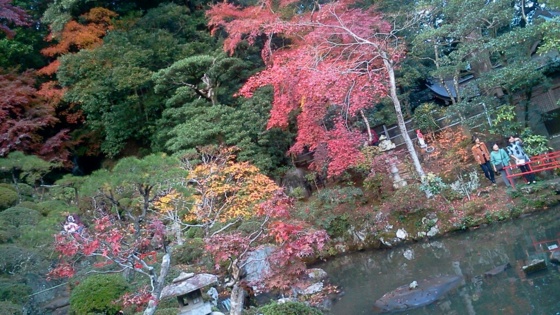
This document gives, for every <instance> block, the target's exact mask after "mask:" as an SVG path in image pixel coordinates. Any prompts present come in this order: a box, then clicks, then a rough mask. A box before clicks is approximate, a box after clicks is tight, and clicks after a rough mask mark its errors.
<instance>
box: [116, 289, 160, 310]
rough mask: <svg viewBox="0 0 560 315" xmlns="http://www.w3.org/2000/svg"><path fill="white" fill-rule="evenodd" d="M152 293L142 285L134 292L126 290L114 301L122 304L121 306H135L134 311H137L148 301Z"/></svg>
mask: <svg viewBox="0 0 560 315" xmlns="http://www.w3.org/2000/svg"><path fill="white" fill-rule="evenodd" d="M152 297H153V296H152V294H151V293H150V291H149V290H148V288H147V287H144V288H142V289H140V290H138V292H136V293H130V292H127V293H125V294H124V295H123V296H121V297H120V298H119V299H118V300H117V301H116V303H120V304H122V306H123V307H125V308H127V307H131V306H132V307H135V309H136V311H137V312H139V311H140V310H141V309H142V308H143V307H144V306H146V305H147V304H148V302H150V300H151V299H152Z"/></svg>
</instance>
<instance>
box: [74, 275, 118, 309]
mask: <svg viewBox="0 0 560 315" xmlns="http://www.w3.org/2000/svg"><path fill="white" fill-rule="evenodd" d="M127 288H128V284H127V282H126V281H125V279H124V278H123V277H122V276H121V275H117V274H101V275H93V276H90V277H87V278H86V279H85V280H84V281H82V282H81V283H80V284H78V286H76V287H75V288H74V290H72V293H71V295H70V311H71V314H77V315H78V314H91V313H97V314H116V313H117V312H118V311H119V309H120V307H119V305H117V304H115V303H113V302H114V301H115V300H117V299H118V298H119V297H120V296H121V295H122V294H124V292H125V291H126V290H127Z"/></svg>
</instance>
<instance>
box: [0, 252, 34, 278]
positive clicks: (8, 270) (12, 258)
mask: <svg viewBox="0 0 560 315" xmlns="http://www.w3.org/2000/svg"><path fill="white" fill-rule="evenodd" d="M40 262H41V260H40V257H39V256H38V255H37V253H35V252H33V251H31V250H28V249H25V248H22V247H18V246H15V245H8V244H3V245H0V275H1V274H5V275H13V274H16V273H25V272H27V271H29V270H31V269H34V268H38V266H37V265H38V264H39V263H40Z"/></svg>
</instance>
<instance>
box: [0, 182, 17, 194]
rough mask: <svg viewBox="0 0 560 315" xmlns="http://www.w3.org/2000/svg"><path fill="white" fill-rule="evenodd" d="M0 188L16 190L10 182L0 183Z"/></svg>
mask: <svg viewBox="0 0 560 315" xmlns="http://www.w3.org/2000/svg"><path fill="white" fill-rule="evenodd" d="M0 188H7V189H9V190H13V191H15V192H17V189H16V186H14V185H12V184H8V183H0Z"/></svg>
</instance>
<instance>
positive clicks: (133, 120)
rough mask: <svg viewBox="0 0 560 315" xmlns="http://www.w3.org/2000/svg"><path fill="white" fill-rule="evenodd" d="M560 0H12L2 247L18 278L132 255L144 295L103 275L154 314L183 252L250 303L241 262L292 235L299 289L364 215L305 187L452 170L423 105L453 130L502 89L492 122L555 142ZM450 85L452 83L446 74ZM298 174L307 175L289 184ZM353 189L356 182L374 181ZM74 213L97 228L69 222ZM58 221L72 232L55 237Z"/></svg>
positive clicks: (417, 178)
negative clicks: (543, 127)
mask: <svg viewBox="0 0 560 315" xmlns="http://www.w3.org/2000/svg"><path fill="white" fill-rule="evenodd" d="M559 5H560V3H558V1H555V0H554V1H552V0H551V1H542V2H537V1H505V0H496V1H491V2H488V1H481V0H446V1H442V0H423V1H405V2H403V3H398V2H395V1H388V0H380V1H368V0H365V1H355V0H338V1H305V0H304V1H297V0H280V1H269V0H259V1H223V2H222V1H202V0H187V1H164V0H161V1H160V0H158V1H148V0H144V1H133V0H122V1H102V0H100V1H97V0H56V1H55V0H0V174H1V175H2V177H1V179H2V183H0V223H6V224H0V251H1V252H0V253H2V252H6V253H8V254H9V255H8V256H9V257H12V258H13V260H14V261H15V262H11V261H2V260H1V259H0V276H1V279H0V280H1V281H4V279H8V280H6V281H8V282H10V281H15V282H17V281H20V280H22V279H23V278H24V276H25V274H26V272H29V271H30V270H33V272H36V270H37V269H42V270H43V273H42V274H41V277H45V276H46V275H47V273H48V277H50V278H53V279H54V278H65V277H84V276H85V275H86V274H87V273H88V272H89V271H90V270H92V269H97V270H101V271H103V272H122V273H123V274H124V275H125V277H126V279H127V280H130V281H129V282H130V283H133V290H132V291H134V290H136V291H137V292H136V293H131V292H132V291H130V290H129V289H130V288H128V285H127V284H122V286H121V283H120V282H118V280H110V279H108V278H104V277H100V278H98V279H93V278H89V279H90V280H91V281H92V282H93V283H95V281H116V282H115V283H116V284H115V286H114V287H115V288H118V290H117V291H118V292H117V293H115V295H116V298H118V297H121V300H120V301H121V302H122V305H123V307H124V306H126V307H140V308H143V309H144V310H145V314H153V313H154V312H155V310H156V308H157V306H158V302H159V299H160V295H161V292H162V289H163V286H164V285H166V284H167V283H168V282H169V281H168V280H169V279H168V278H169V275H168V274H170V273H172V272H173V270H172V269H173V268H172V267H173V266H172V263H171V258H172V257H174V258H173V259H175V258H176V257H179V258H178V259H179V260H181V261H182V262H185V264H187V263H192V262H193V261H195V260H196V261H197V262H198V261H199V260H204V259H206V263H208V261H210V263H209V265H211V266H213V267H214V268H215V270H213V271H215V272H216V273H220V274H221V275H228V276H229V277H230V278H229V279H230V280H231V281H230V283H229V284H230V287H231V301H232V309H233V311H232V312H233V313H234V314H240V312H241V309H242V306H243V297H244V293H243V292H245V291H244V290H245V288H246V287H247V285H248V283H247V282H245V281H244V279H243V277H244V275H243V273H242V272H241V270H242V269H243V266H244V265H245V264H246V261H247V259H248V257H249V255H250V253H251V251H254V250H257V249H262V248H263V247H265V246H273V248H274V250H273V253H272V254H271V259H272V261H273V262H274V264H273V265H274V268H272V270H271V271H270V272H269V273H267V275H266V277H265V278H264V279H261V280H262V282H261V283H260V284H259V285H260V289H263V290H268V289H270V290H271V289H274V290H278V291H280V292H288V291H290V286H291V285H292V284H293V283H294V282H296V281H297V280H298V277H299V276H300V275H301V274H302V273H304V272H305V264H304V263H303V260H304V259H305V258H306V257H308V256H311V255H313V254H314V253H316V252H319V251H321V250H322V249H323V247H324V246H325V244H327V242H328V241H329V237H331V236H336V235H337V233H339V232H340V230H344V229H343V228H340V227H338V226H336V224H341V223H340V222H343V223H344V222H346V221H344V220H348V218H347V217H343V219H340V218H341V217H337V219H336V220H335V219H332V220H330V218H331V217H330V216H328V215H325V218H322V217H321V216H320V215H318V216H317V217H318V218H312V215H311V214H310V213H309V212H310V211H309V209H306V210H305V211H300V210H298V208H297V207H296V206H295V204H294V200H293V197H295V198H302V199H303V198H306V197H308V196H309V193H310V192H311V191H312V190H315V191H318V190H319V188H324V187H325V186H326V185H327V183H328V182H329V181H330V183H333V182H336V181H342V182H344V183H347V182H352V184H355V183H357V182H359V183H360V184H361V185H364V187H368V189H371V190H372V191H375V192H376V194H377V195H376V197H375V198H377V199H376V202H379V203H380V204H382V201H383V198H384V193H385V191H388V190H391V189H392V188H391V187H386V185H385V184H384V183H386V182H387V178H384V177H383V176H386V175H383V174H386V173H387V166H386V164H387V163H389V162H390V161H393V162H394V161H396V160H400V161H402V163H405V164H406V167H407V169H408V171H409V172H408V174H409V175H408V176H409V177H410V180H411V181H412V182H414V183H416V184H418V185H420V184H422V185H427V184H426V178H428V180H429V179H430V178H432V179H433V178H436V177H435V175H434V174H431V173H430V174H427V172H426V171H425V170H424V165H422V164H421V162H420V158H419V157H418V153H417V151H418V148H417V146H415V144H414V143H413V142H412V140H411V138H410V136H409V130H408V129H407V128H409V127H407V125H406V124H405V120H406V119H407V118H413V119H414V121H415V123H416V125H415V126H418V128H420V129H423V130H424V131H425V132H426V133H434V132H435V129H437V124H435V123H434V119H433V117H434V116H435V113H436V112H438V111H439V110H442V109H443V108H445V110H446V111H447V112H449V113H454V115H456V116H457V117H459V118H460V124H461V126H463V127H464V128H465V129H466V130H469V129H470V128H471V127H472V126H471V125H470V122H469V121H468V119H467V115H468V113H469V112H471V111H473V108H476V106H479V105H480V104H484V106H485V110H487V113H488V117H489V118H488V119H489V120H490V119H492V120H493V122H494V124H493V125H492V126H491V128H490V130H488V131H489V133H492V134H494V135H501V136H503V135H505V134H512V133H520V132H525V134H526V135H528V136H533V138H531V139H533V140H534V141H535V142H534V143H536V144H539V145H540V148H544V149H543V150H546V149H547V148H548V147H547V145H546V139H544V140H543V137H540V138H539V136H538V135H534V134H533V132H532V131H531V130H530V128H529V127H530V126H529V121H530V120H531V117H532V116H531V115H533V114H534V112H535V110H534V106H533V104H532V103H531V96H532V94H533V93H534V91H535V89H536V88H538V87H543V86H544V87H546V86H547V85H548V84H550V82H551V78H552V77H553V74H555V73H556V71H557V64H556V63H555V62H553V61H555V60H554V58H552V59H551V58H549V57H550V56H553V57H554V56H556V55H557V50H558V48H559V46H560V43H559V41H558V34H559V33H560V23H558V22H559V21H558V17H557V14H556V13H555V12H557V11H554V9H555V8H557V7H558V6H559ZM436 85H437V86H439V87H441V90H444V92H441V91H440V92H441V93H443V94H445V95H444V97H443V99H444V100H443V101H441V99H442V97H440V98H435V97H434V93H431V92H430V90H429V89H428V88H427V86H428V87H434V86H436ZM440 96H441V95H440ZM446 105H449V106H448V107H444V106H446ZM517 113H523V114H522V115H518V114H517ZM516 115H518V116H516ZM392 124H397V126H398V128H399V130H400V133H401V135H402V138H403V143H404V145H405V148H406V150H403V151H397V152H396V153H383V152H381V151H380V149H379V147H378V146H377V145H378V142H379V138H378V135H377V134H376V133H375V130H374V129H375V127H376V126H381V125H392ZM378 130H379V129H378ZM442 138H444V136H442ZM465 139H466V136H464V135H462V136H459V135H456V134H453V135H452V137H450V138H446V139H444V141H443V140H442V141H441V142H442V143H446V145H447V147H445V146H443V145H442V148H445V149H446V150H447V151H448V152H451V153H452V154H455V155H454V156H447V155H446V156H444V157H443V161H444V162H442V164H441V165H440V166H441V167H442V169H443V168H446V167H447V166H449V168H450V169H451V168H452V169H453V170H457V168H458V167H456V168H453V167H455V166H454V165H455V164H457V163H456V160H457V159H454V158H455V156H458V157H459V158H460V159H461V161H466V159H467V158H465V156H466V154H465V150H464V148H462V149H456V148H455V147H454V146H460V145H463V146H464V144H465V143H466V142H468V141H466V140H465ZM539 141H540V142H539ZM537 151H538V150H537ZM537 151H535V152H537ZM393 162H391V163H393ZM461 171H464V170H461ZM298 172H301V173H298ZM445 172H446V170H442V174H443V173H445ZM448 173H451V171H449V172H448ZM286 174H296V175H298V174H299V175H298V176H299V179H300V180H301V181H304V182H305V184H302V185H300V186H299V187H295V188H294V187H288V186H290V184H288V183H289V182H290V179H289V178H288V177H289V176H287V175H286ZM302 174H303V175H302ZM442 176H443V175H442ZM461 176H462V175H461ZM296 177H297V176H296ZM287 178H288V179H287ZM438 178H439V177H438ZM282 184H283V185H284V186H285V189H284V190H283V189H282V187H281V186H282ZM384 185H385V186H384ZM349 186H351V185H349ZM423 187H425V186H423ZM288 188H289V189H288ZM292 188H294V189H292ZM432 188H433V187H432ZM344 189H347V190H344V193H341V194H340V195H338V196H339V197H340V198H341V199H345V198H350V197H352V196H358V195H359V193H356V192H355V191H353V190H352V188H348V187H345V188H344ZM288 192H289V193H290V196H288V195H287V193H288ZM423 192H425V195H424V194H422V193H421V194H420V195H422V196H423V197H425V196H426V195H427V196H433V195H437V193H438V192H437V190H433V189H424V190H423ZM349 196H350V197H349ZM317 198H318V199H319V200H321V202H324V204H323V206H324V207H325V208H328V207H327V206H325V205H329V206H332V204H334V203H336V202H338V201H334V199H335V198H334V197H325V196H324V195H323V196H319V197H317ZM321 198H323V199H321ZM469 198H470V197H469ZM48 199H51V200H50V201H46V200H48ZM410 200H412V201H414V200H416V199H414V198H412V197H411V198H410ZM410 200H409V201H410ZM446 201H448V200H447V199H446ZM329 203H331V204H329ZM402 204H406V205H409V203H407V202H403V203H402ZM449 204H450V203H449ZM333 208H335V207H334V206H333ZM70 213H76V214H78V215H77V217H80V216H81V219H80V221H73V220H76V219H74V218H73V216H71V215H69V214H70ZM61 217H64V219H63V220H62V221H63V222H65V223H66V226H65V228H67V227H68V226H73V225H76V226H79V227H80V228H81V230H80V231H86V232H84V233H86V234H79V235H80V236H77V237H76V236H74V234H72V233H75V232H76V231H74V230H73V231H72V232H70V233H68V231H66V230H64V229H63V230H64V232H65V233H59V232H61V231H60V230H61V226H60V225H61V224H60V223H61V222H59V221H60V218H61ZM70 217H72V219H71V220H70V219H69V218H70ZM65 220H66V221H65ZM306 220H307V221H306ZM313 220H315V221H314V222H311V221H313ZM337 220H339V221H337ZM317 222H319V223H317ZM20 225H21V226H25V227H31V226H40V227H41V230H40V231H39V230H33V229H29V230H18V229H16V228H17V227H19V226H20ZM343 226H344V227H346V225H343ZM325 230H326V231H325ZM327 232H328V233H327ZM79 233H82V232H79ZM52 234H56V239H55V242H54V244H50V243H49V244H48V245H45V244H44V243H41V240H44V239H49V240H50V239H51V236H52ZM39 244H40V246H39ZM37 246H39V247H40V248H41V250H43V251H41V250H37V249H36V247H37ZM39 247H37V248H39ZM185 248H187V249H188V250H187V249H185ZM201 248H204V249H205V251H206V252H207V254H203V253H202V250H201ZM187 251H188V253H186V252H187ZM45 252H48V255H46V254H45ZM53 252H56V253H57V255H60V256H58V258H57V259H56V261H54V262H52V264H51V266H48V265H49V261H48V259H54V258H52V257H54V254H52V253H53ZM177 253H180V254H177ZM190 253H193V254H192V255H191V254H190ZM0 256H2V254H0ZM23 257H27V258H28V264H24V263H23V262H22V261H23V260H24V258H23ZM193 257H194V258H193ZM18 259H19V260H18ZM170 270H171V271H170ZM134 273H136V274H138V275H140V276H143V278H142V279H143V280H139V279H138V278H134V276H133V275H132V274H134ZM8 275H10V277H12V276H13V278H10V277H8ZM22 281H23V280H22ZM117 282H118V283H117ZM251 285H252V284H251ZM20 289H21V290H22V292H24V293H25V294H27V295H28V294H30V292H28V291H29V290H31V289H30V288H29V287H26V286H22V287H18V290H20ZM14 290H15V289H14ZM127 290H129V291H127ZM16 291H17V290H16ZM16 291H14V292H15V293H14V292H12V291H9V292H8V291H6V292H8V293H9V294H8V293H6V294H4V293H2V294H4V295H1V294H0V299H3V300H2V302H4V301H5V302H6V303H8V302H9V303H10V305H8V304H6V305H5V306H6V307H7V306H9V307H15V308H17V307H19V306H21V305H23V304H25V303H27V302H28V301H26V300H25V299H17V298H15V296H17V295H18V293H17V292H16ZM77 291H79V290H77ZM77 291H76V292H77ZM1 292H4V291H1V290H0V293H1ZM113 293H114V292H113ZM25 294H24V295H25ZM4 296H9V299H8V298H6V299H4ZM116 298H115V299H116ZM76 303H77V304H76ZM76 303H75V304H72V307H75V309H73V311H75V312H78V313H79V312H82V311H84V312H85V310H84V309H82V308H79V309H78V308H77V307H78V306H76V305H80V307H85V306H84V305H83V304H80V303H78V302H76ZM14 305H16V306H14ZM18 305H19V306H18ZM113 307H115V306H114V305H113V306H107V309H89V310H87V311H95V312H108V311H109V309H110V310H113ZM37 312H40V311H37Z"/></svg>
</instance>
